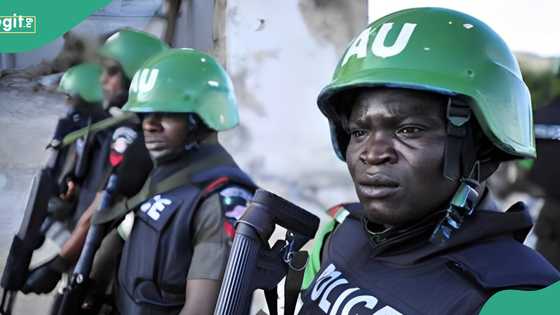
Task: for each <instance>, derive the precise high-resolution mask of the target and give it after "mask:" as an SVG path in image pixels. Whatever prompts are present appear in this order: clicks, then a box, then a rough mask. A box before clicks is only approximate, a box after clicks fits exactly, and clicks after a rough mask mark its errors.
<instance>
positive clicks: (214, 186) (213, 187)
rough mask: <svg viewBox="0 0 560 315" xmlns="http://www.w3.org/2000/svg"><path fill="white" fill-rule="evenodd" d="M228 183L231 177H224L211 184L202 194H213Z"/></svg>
mask: <svg viewBox="0 0 560 315" xmlns="http://www.w3.org/2000/svg"><path fill="white" fill-rule="evenodd" d="M227 182H229V177H227V176H222V177H220V178H218V179H216V180H215V181H213V182H211V183H210V184H209V185H208V186H206V188H204V190H203V191H202V194H203V195H205V196H207V195H209V194H210V193H211V192H213V191H215V190H216V189H218V187H220V186H222V185H223V184H225V183H227Z"/></svg>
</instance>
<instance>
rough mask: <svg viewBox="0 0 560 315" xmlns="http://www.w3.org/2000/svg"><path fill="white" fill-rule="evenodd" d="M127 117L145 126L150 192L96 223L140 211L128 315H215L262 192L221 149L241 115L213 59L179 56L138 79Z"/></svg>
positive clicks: (124, 280)
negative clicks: (247, 211) (239, 237)
mask: <svg viewBox="0 0 560 315" xmlns="http://www.w3.org/2000/svg"><path fill="white" fill-rule="evenodd" d="M123 109H124V110H125V111H131V112H135V113H137V114H139V115H140V117H141V118H142V128H143V132H144V139H145V145H146V148H147V149H148V151H149V153H150V156H151V158H152V160H153V162H154V170H153V171H152V173H151V174H150V176H149V178H148V180H147V181H146V183H145V184H144V187H143V188H142V189H141V191H140V192H139V193H138V194H137V195H135V196H134V197H132V198H129V199H127V200H125V201H124V202H122V203H120V204H119V205H117V206H116V207H114V208H112V209H109V210H108V211H105V212H101V213H100V214H99V215H97V216H96V217H95V218H94V223H103V222H108V221H111V220H113V219H115V218H119V217H120V216H122V215H124V214H125V213H127V212H128V211H130V210H132V211H134V222H133V225H132V229H131V231H130V234H129V235H128V237H127V239H126V241H125V244H124V248H123V252H122V257H121V259H120V263H119V266H118V276H117V281H116V282H117V285H116V294H115V295H116V303H115V304H116V306H117V309H118V312H119V313H120V314H123V315H124V314H179V313H181V314H211V313H212V312H213V309H214V305H215V303H216V299H217V296H218V291H219V287H220V282H221V279H222V276H223V272H224V269H225V265H226V262H227V256H228V252H229V247H230V242H231V236H232V232H233V227H232V222H233V220H235V219H236V218H238V217H239V215H240V214H241V213H242V212H243V210H244V208H245V204H246V202H247V200H248V199H249V198H250V197H251V195H252V193H253V191H254V189H255V184H254V183H253V182H252V180H251V179H250V178H249V177H248V176H247V175H246V174H245V173H244V172H243V171H241V170H240V169H239V167H238V166H237V164H236V163H235V162H234V160H233V159H232V157H231V156H230V155H229V154H228V152H227V151H226V150H225V149H224V148H223V147H222V146H221V145H220V144H219V142H218V139H217V133H218V132H220V131H223V130H226V129H230V128H233V127H235V126H236V125H237V124H238V121H239V117H238V112H237V104H236V100H235V96H234V92H233V86H232V83H231V81H230V79H229V77H228V75H227V74H226V72H225V71H224V69H223V68H222V67H221V66H220V65H219V64H218V63H217V62H216V60H214V58H212V57H211V56H209V55H207V54H204V53H202V52H198V51H195V50H191V49H172V50H168V51H165V52H163V53H160V54H158V55H156V56H154V57H153V58H151V59H150V60H148V61H147V62H146V63H145V64H144V65H143V66H142V68H141V69H140V70H139V71H138V72H137V73H136V75H135V76H134V78H133V80H132V84H131V87H130V95H129V98H128V103H127V104H126V105H125V107H124V108H123Z"/></svg>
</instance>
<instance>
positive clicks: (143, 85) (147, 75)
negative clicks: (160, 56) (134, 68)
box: [130, 68, 159, 93]
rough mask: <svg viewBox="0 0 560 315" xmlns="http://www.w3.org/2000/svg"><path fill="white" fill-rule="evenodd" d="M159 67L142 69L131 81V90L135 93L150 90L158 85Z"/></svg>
mask: <svg viewBox="0 0 560 315" xmlns="http://www.w3.org/2000/svg"><path fill="white" fill-rule="evenodd" d="M158 75H159V69H147V68H144V69H140V70H138V72H136V74H135V75H134V77H133V78H132V82H131V83H130V90H131V91H132V92H135V93H147V92H150V91H151V90H152V89H153V88H154V86H155V85H156V80H157V78H158Z"/></svg>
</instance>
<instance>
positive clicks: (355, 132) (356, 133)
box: [350, 129, 366, 138]
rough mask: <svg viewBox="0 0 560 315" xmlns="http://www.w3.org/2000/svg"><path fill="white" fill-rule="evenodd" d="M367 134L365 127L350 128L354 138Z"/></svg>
mask: <svg viewBox="0 0 560 315" xmlns="http://www.w3.org/2000/svg"><path fill="white" fill-rule="evenodd" d="M365 135H366V131H365V130H363V129H352V130H350V136H352V138H360V137H363V136H365Z"/></svg>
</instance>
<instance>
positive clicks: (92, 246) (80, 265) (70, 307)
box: [54, 127, 137, 315]
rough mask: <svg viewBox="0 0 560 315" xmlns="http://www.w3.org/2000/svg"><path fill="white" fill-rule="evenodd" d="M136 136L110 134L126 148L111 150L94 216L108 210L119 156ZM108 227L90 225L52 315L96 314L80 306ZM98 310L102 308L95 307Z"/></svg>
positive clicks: (119, 132) (124, 129)
mask: <svg viewBox="0 0 560 315" xmlns="http://www.w3.org/2000/svg"><path fill="white" fill-rule="evenodd" d="M136 137H137V135H136V132H135V131H134V130H132V129H131V128H128V127H120V128H118V129H117V130H115V133H114V134H113V143H115V141H118V140H117V139H118V138H124V139H125V143H126V144H125V145H124V146H121V147H119V148H118V151H116V150H112V151H111V155H110V156H109V161H110V163H111V166H112V168H113V171H112V173H111V175H110V176H109V180H108V181H107V184H106V186H105V189H104V191H103V192H102V195H101V203H100V205H99V207H98V208H97V209H96V212H99V211H102V210H103V209H106V208H109V206H110V205H111V201H112V197H113V196H114V194H115V192H116V190H117V184H118V178H117V175H116V173H115V171H116V170H117V167H118V166H119V164H120V163H121V162H122V156H123V155H124V153H125V152H126V149H127V148H128V147H129V146H130V144H132V142H133V141H134V140H135V139H136ZM107 227H108V223H105V224H92V225H91V226H90V228H89V230H88V233H87V236H86V240H85V243H84V247H83V248H82V252H81V253H80V257H79V258H78V262H77V263H76V266H75V267H74V271H73V272H72V275H71V277H70V282H69V284H68V285H67V286H66V287H65V288H64V289H63V291H62V299H61V300H60V304H59V305H58V311H56V310H55V311H54V314H58V315H74V314H96V313H97V308H96V307H93V308H92V309H89V310H84V309H83V308H82V304H83V302H84V300H85V298H86V297H87V293H88V292H89V288H90V287H91V285H92V279H90V273H91V269H92V266H93V260H94V257H95V253H96V252H97V249H98V248H99V246H100V245H101V242H102V241H103V238H104V237H105V235H106V232H107ZM98 306H99V307H100V306H101V305H98Z"/></svg>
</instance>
